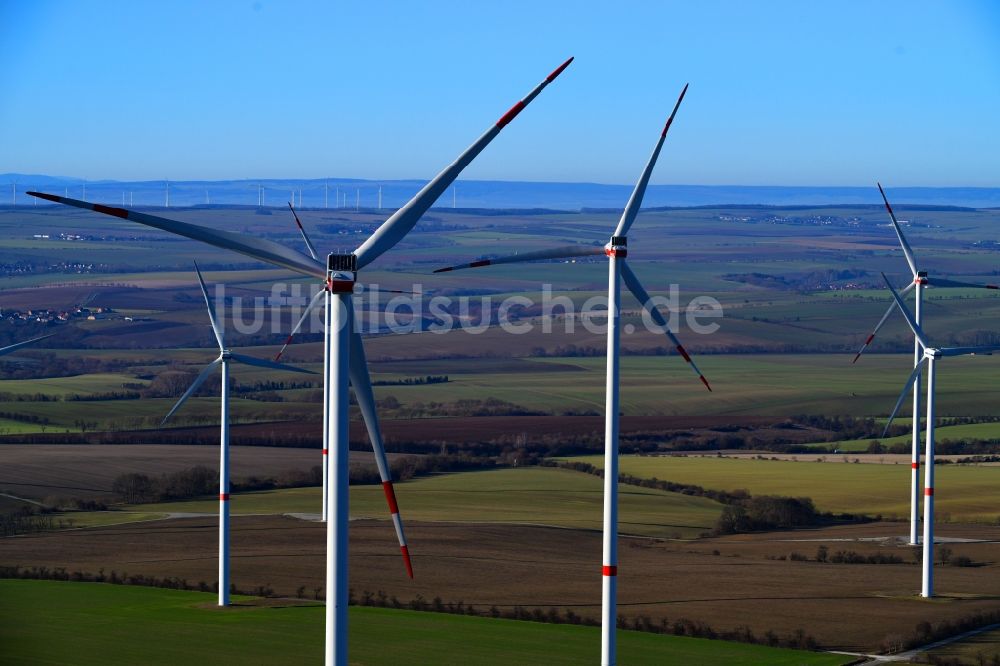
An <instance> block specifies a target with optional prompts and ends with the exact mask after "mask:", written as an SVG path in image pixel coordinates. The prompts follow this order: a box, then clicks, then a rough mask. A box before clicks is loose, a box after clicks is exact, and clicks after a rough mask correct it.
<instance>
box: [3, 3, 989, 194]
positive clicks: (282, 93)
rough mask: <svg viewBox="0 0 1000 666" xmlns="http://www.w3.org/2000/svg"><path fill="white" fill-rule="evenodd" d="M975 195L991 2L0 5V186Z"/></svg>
mask: <svg viewBox="0 0 1000 666" xmlns="http://www.w3.org/2000/svg"><path fill="white" fill-rule="evenodd" d="M570 55H573V56H576V61H575V62H574V63H573V65H572V66H571V67H570V68H569V69H568V70H567V71H566V72H565V73H564V74H563V76H562V77H560V79H558V80H557V81H556V83H555V84H553V85H552V86H550V87H549V88H548V89H547V90H546V91H545V92H544V93H543V94H542V95H541V96H540V97H539V98H538V99H536V100H535V102H534V103H533V104H532V105H531V107H529V108H528V110H526V111H525V112H524V113H522V114H521V115H520V116H519V117H518V118H517V119H516V120H515V121H514V122H513V123H512V124H511V125H509V126H508V127H507V128H506V129H505V130H504V132H503V133H502V134H501V136H500V137H499V138H498V139H497V140H496V141H494V143H493V144H492V145H491V146H490V147H489V148H487V150H486V151H485V152H484V153H483V154H482V155H481V156H480V157H479V158H478V159H477V160H476V162H474V163H473V165H472V166H471V167H470V168H469V169H468V170H467V171H466V172H465V173H464V174H463V178H465V179H502V180H540V181H586V182H601V183H629V182H632V181H634V179H635V177H636V176H637V174H638V172H639V171H640V170H641V168H642V165H643V163H644V162H645V160H646V158H647V156H648V154H649V151H650V150H651V149H652V145H653V143H654V142H655V140H656V138H657V134H658V132H659V130H660V128H661V127H662V123H663V120H664V119H665V117H666V115H667V113H668V112H669V110H670V108H671V106H672V105H673V102H674V100H675V98H676V96H677V94H678V92H679V91H680V89H681V87H682V86H683V85H684V83H685V82H688V81H690V83H691V88H690V90H689V92H688V95H687V98H686V99H685V102H684V105H683V106H682V108H681V110H680V112H679V113H678V117H677V121H676V123H675V125H674V127H673V129H672V130H671V134H670V137H669V138H668V143H667V146H666V148H665V151H664V153H663V157H662V158H661V159H660V162H659V165H658V167H657V170H656V172H655V174H654V176H653V182H654V183H662V184H667V183H676V184H742V185H865V186H867V185H870V184H872V183H873V181H874V180H875V179H881V180H882V181H883V182H885V183H889V184H891V185H893V186H917V185H924V186H959V185H962V186H984V187H996V186H1000V128H998V125H1000V124H998V120H997V118H998V116H1000V3H996V2H989V1H984V2H961V1H954V2H921V1H919V0H918V1H912V0H911V1H909V2H895V1H884V2H860V1H857V2H836V3H825V4H820V3H813V2H778V1H770V2H768V1H764V2H721V1H712V0H707V1H701V2H697V3H694V2H677V3H675V2H627V1H624V0H623V1H621V2H618V3H611V2H609V1H607V0H604V1H601V2H591V1H589V0H577V1H575V2H546V1H544V0H534V1H531V2H521V1H518V0H504V2H489V3H486V2H468V1H465V2H445V1H440V2H439V1H428V2H402V1H400V2H376V1H373V0H369V1H367V2H326V3H312V2H294V1H283V2H276V1H273V0H261V1H259V2H253V0H249V1H235V2H229V1H226V0H214V1H213V2H188V1H184V0H172V1H170V2H158V3H154V2H124V1H121V2H102V1H96V0H95V1H87V0H80V1H75V2H70V1H65V2H52V1H45V0H37V1H32V2H22V1H19V0H0V63H3V67H2V68H0V91H2V92H0V173H4V172H21V173H46V174H51V175H66V176H77V177H83V178H89V179H101V178H116V179H153V178H170V179H174V180H181V179H201V178H204V179H223V178H254V177H275V178H277V177H288V178H319V177H325V176H331V177H358V178H372V179H394V178H429V177H430V176H432V175H433V174H434V173H436V172H437V171H438V170H439V169H440V168H442V167H443V166H444V165H446V164H447V163H449V162H450V161H451V160H452V159H453V158H454V157H455V156H456V155H457V154H458V152H460V151H461V150H462V149H464V148H465V147H466V146H467V145H468V144H469V143H471V141H472V140H473V139H474V138H476V137H477V136H478V135H479V134H480V133H481V132H482V131H484V130H485V129H486V128H487V127H488V126H489V125H490V124H492V123H493V122H494V121H495V120H496V119H497V118H498V117H499V116H500V114H502V113H503V112H504V111H505V110H506V109H507V108H508V107H509V106H510V105H511V104H512V103H513V102H514V101H516V100H517V99H518V98H519V97H521V96H522V95H523V94H525V93H526V92H527V91H528V90H530V89H531V87H532V86H534V85H535V84H536V83H537V82H538V81H540V80H541V79H542V78H543V77H544V76H545V75H546V74H548V72H549V71H551V70H552V69H553V68H554V67H555V66H556V65H558V64H559V63H560V62H562V61H563V60H564V59H565V58H566V57H568V56H570Z"/></svg>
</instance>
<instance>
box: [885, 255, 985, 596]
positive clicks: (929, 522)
mask: <svg viewBox="0 0 1000 666" xmlns="http://www.w3.org/2000/svg"><path fill="white" fill-rule="evenodd" d="M882 279H883V280H885V284H886V286H888V287H889V291H891V292H892V299H893V301H894V303H895V304H896V305H897V306H898V307H899V310H900V312H902V313H903V317H905V318H906V323H907V324H908V325H909V327H910V330H912V331H913V335H914V336H915V337H916V338H917V341H918V342H919V343H920V345H921V346H922V347H923V350H924V353H923V357H922V358H921V359H920V361H919V362H918V363H917V366H916V367H915V368H914V369H913V372H912V373H910V378H909V379H908V380H907V381H906V384H905V385H904V386H903V392H902V393H900V394H899V399H898V400H897V401H896V406H895V407H894V408H893V410H892V414H890V415H889V423H892V420H893V419H894V418H895V417H896V412H898V411H899V407H900V405H902V404H903V400H904V399H905V398H906V394H907V393H908V392H909V390H910V387H911V386H913V385H915V383H916V382H917V380H918V379H919V378H920V369H921V366H922V365H923V364H924V363H925V362H926V363H927V437H926V439H927V450H926V452H925V453H924V456H925V460H924V463H925V464H924V552H923V570H922V575H921V584H920V596H922V597H932V596H934V379H935V378H934V365H935V362H936V361H937V360H938V359H941V358H945V357H948V356H968V355H974V354H992V353H993V352H995V351H1000V345H992V346H986V347H934V346H932V345H931V342H930V340H929V339H928V337H927V336H926V335H925V334H924V331H923V329H921V328H920V325H919V324H918V323H917V322H916V320H915V319H914V318H913V316H912V315H911V314H910V311H909V309H907V307H906V305H904V304H903V299H902V298H900V296H899V294H898V293H897V292H896V290H895V289H893V287H892V285H891V284H889V279H888V278H887V277H886V276H885V273H883V274H882ZM914 420H916V415H914ZM886 428H888V424H887V425H886Z"/></svg>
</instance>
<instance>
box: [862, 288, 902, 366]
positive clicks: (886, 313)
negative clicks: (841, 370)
mask: <svg viewBox="0 0 1000 666" xmlns="http://www.w3.org/2000/svg"><path fill="white" fill-rule="evenodd" d="M915 284H916V283H914V282H911V283H910V284H908V285H906V288H905V289H903V291H901V292H900V294H905V293H907V292H908V291H910V290H911V289H913V287H914V285H915ZM895 309H896V301H893V302H892V303H890V304H889V309H888V310H886V311H885V314H884V315H882V318H881V319H879V320H878V324H876V325H875V330H873V331H872V332H871V335H869V336H868V339H867V340H865V344H863V345H861V349H859V350H858V353H857V354H855V355H854V360H853V361H851V363H857V362H858V359H859V358H861V355H862V354H863V353H865V350H866V349H868V345H870V344H871V343H872V340H874V339H875V334H876V333H878V331H879V329H880V328H882V324H884V323H885V322H886V320H887V319H889V315H891V314H892V311H893V310H895Z"/></svg>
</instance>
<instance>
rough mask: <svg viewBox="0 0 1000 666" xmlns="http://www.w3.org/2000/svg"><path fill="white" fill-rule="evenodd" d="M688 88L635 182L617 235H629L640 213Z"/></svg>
mask: <svg viewBox="0 0 1000 666" xmlns="http://www.w3.org/2000/svg"><path fill="white" fill-rule="evenodd" d="M687 89H688V84H685V85H684V89H683V90H681V96H680V97H678V98H677V103H676V104H674V110H673V111H671V112H670V117H669V118H667V124H666V125H664V126H663V132H662V133H661V134H660V139H659V141H657V142H656V147H655V148H653V154H652V155H651V156H650V157H649V161H648V162H646V167H645V168H644V169H643V170H642V175H641V176H639V181H638V182H637V183H636V184H635V189H634V190H632V196H630V197H629V200H628V204H627V205H626V206H625V211H624V212H623V213H622V217H621V219H620V220H619V221H618V227H617V228H616V229H615V233H614V234H613V235H615V236H627V235H628V230H629V228H630V227H631V226H632V223H633V222H635V218H636V215H638V214H639V208H641V207H642V199H643V197H644V196H646V186H647V185H649V177H650V176H651V175H652V174H653V167H655V166H656V160H657V158H658V157H659V156H660V149H661V148H662V147H663V141H664V140H665V139H666V138H667V131H668V130H669V129H670V125H671V124H673V122H674V116H675V115H677V109H678V108H680V105H681V102H682V101H683V100H684V94H685V93H686V92H687Z"/></svg>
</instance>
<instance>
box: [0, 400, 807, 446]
mask: <svg viewBox="0 0 1000 666" xmlns="http://www.w3.org/2000/svg"><path fill="white" fill-rule="evenodd" d="M317 410H319V406H318V405H317ZM316 413H317V414H319V413H320V412H319V411H317V412H316ZM778 421H780V419H778V418H775V417H773V416H767V417H757V416H740V415H731V416H717V415H710V416H623V417H622V419H621V432H622V434H631V433H640V432H669V431H676V430H704V429H712V428H723V427H724V428H728V427H731V426H732V427H741V428H753V429H754V430H755V432H754V434H755V435H756V436H758V437H762V438H766V437H767V436H768V434H769V433H771V432H772V429H771V428H768V426H771V425H773V424H775V423H777V422H778ZM381 425H382V431H383V434H384V436H385V439H386V442H388V443H396V442H399V443H405V442H429V441H444V442H450V443H464V442H485V441H489V440H492V439H496V438H498V437H503V436H509V435H519V434H521V433H528V434H529V435H532V436H538V435H564V436H568V437H571V436H581V435H588V434H594V433H603V432H604V417H603V416H463V417H442V418H423V419H383V420H382V421H381ZM230 434H231V437H232V441H233V442H240V440H241V439H242V440H243V442H245V443H253V440H255V439H265V438H270V439H276V440H279V441H280V440H281V438H314V439H315V441H316V446H319V443H320V439H321V436H322V423H321V422H320V421H305V422H281V423H250V424H239V425H233V426H231V427H230ZM779 434H780V436H781V437H783V438H787V439H795V440H797V441H798V440H801V441H816V440H817V434H818V431H816V430H812V429H808V428H802V429H795V430H789V429H781V430H780V433H779ZM215 437H218V426H204V427H191V428H168V429H164V430H149V431H132V432H124V433H119V432H97V433H85V434H80V433H46V434H44V435H34V436H33V435H30V434H28V435H24V434H22V435H7V436H4V437H2V438H0V442H27V443H32V442H36V441H37V442H50V443H54V442H58V443H62V442H67V443H69V442H81V441H87V442H90V443H94V444H97V443H108V444H114V443H126V442H128V443H134V442H135V441H136V440H142V441H143V443H149V444H161V443H162V444H167V443H170V444H183V443H186V442H190V441H201V440H205V439H206V438H215ZM351 441H352V442H357V443H367V434H366V432H365V429H364V424H363V423H362V422H361V421H353V422H352V423H351Z"/></svg>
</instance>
